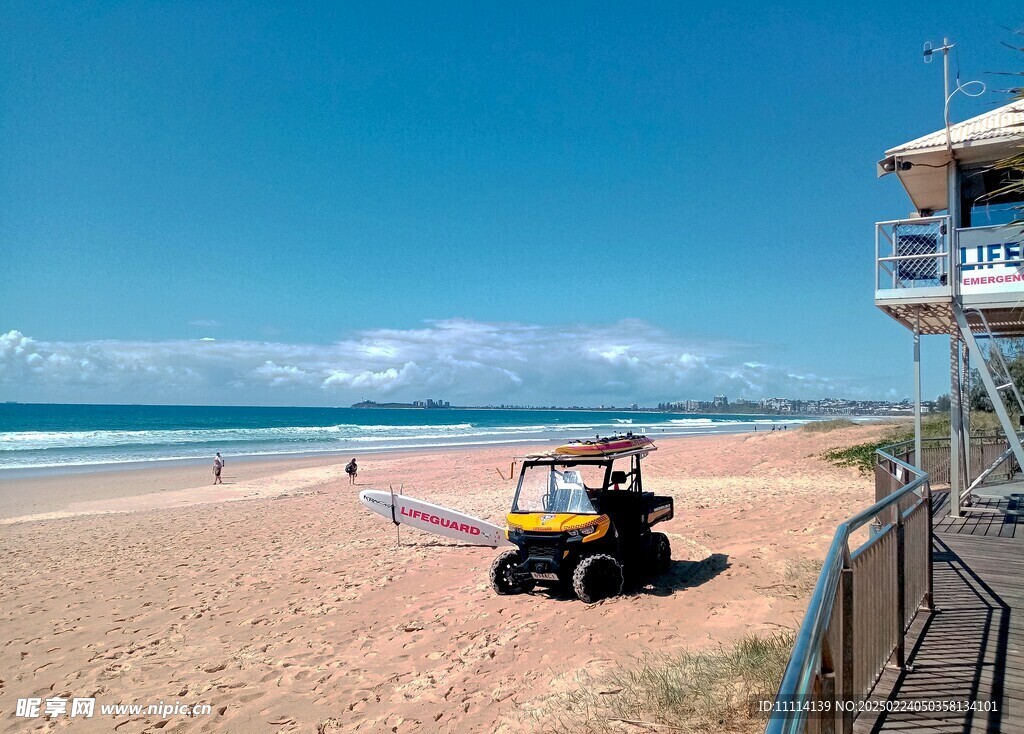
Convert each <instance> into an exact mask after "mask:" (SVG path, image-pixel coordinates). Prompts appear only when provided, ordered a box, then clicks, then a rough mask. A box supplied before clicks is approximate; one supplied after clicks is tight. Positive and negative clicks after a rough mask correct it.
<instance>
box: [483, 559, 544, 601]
mask: <svg viewBox="0 0 1024 734" xmlns="http://www.w3.org/2000/svg"><path fill="white" fill-rule="evenodd" d="M518 566H519V551H518V550H515V549H513V550H507V551H505V552H504V553H502V554H501V555H500V556H498V557H497V558H495V559H494V562H493V563H491V588H492V589H494V591H495V592H496V593H498V594H503V595H504V594H524V593H526V592H527V591H530V590H532V589H533V587H534V586H536V585H537V584H536V582H535V581H534V580H533V579H532V578H530V577H529V576H525V575H523V574H521V573H518V572H517V567H518Z"/></svg>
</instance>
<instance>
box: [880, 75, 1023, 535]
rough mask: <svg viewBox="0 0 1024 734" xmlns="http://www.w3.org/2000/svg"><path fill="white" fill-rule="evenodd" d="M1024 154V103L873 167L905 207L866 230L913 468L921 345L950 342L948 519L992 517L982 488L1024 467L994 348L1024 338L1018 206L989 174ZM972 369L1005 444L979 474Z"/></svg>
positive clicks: (1001, 177) (1013, 392) (920, 142)
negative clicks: (910, 396) (928, 339)
mask: <svg viewBox="0 0 1024 734" xmlns="http://www.w3.org/2000/svg"><path fill="white" fill-rule="evenodd" d="M947 98H948V95H947ZM1022 146H1024V102H1014V103H1011V104H1008V105H1005V106H1003V107H1000V108H998V109H994V110H992V111H991V112H987V113H985V114H983V115H979V116H978V117H975V118H972V119H970V120H966V121H965V122H961V123H957V124H954V125H947V126H946V127H945V128H943V129H941V130H939V131H937V132H934V133H931V134H930V135H925V136H924V137H921V138H917V139H916V140H911V141H910V142H908V143H904V144H903V145H899V146H897V147H895V148H892V149H890V150H888V151H886V153H885V157H884V158H883V159H882V160H881V161H879V163H878V172H879V176H885V175H895V176H896V177H898V178H899V180H900V183H901V184H902V185H903V188H904V189H905V190H906V192H907V194H908V195H909V196H910V200H911V202H912V204H913V207H914V212H913V213H912V214H911V215H910V216H909V217H908V218H907V219H900V220H893V221H886V222H878V223H877V224H876V225H875V259H876V268H875V305H876V306H878V308H880V309H882V310H883V311H884V312H885V313H887V314H888V315H889V316H891V317H892V318H894V319H896V321H898V322H899V323H900V324H902V325H903V326H905V327H906V328H907V329H909V330H910V331H911V332H912V333H913V334H914V372H915V393H916V400H915V404H916V405H915V407H916V410H915V423H916V426H915V428H916V431H915V446H914V451H915V460H914V462H913V463H914V464H915V465H916V466H922V465H923V463H924V462H923V461H922V459H923V457H922V439H921V424H920V415H921V395H920V385H921V381H920V365H921V356H920V355H921V352H920V338H921V336H922V335H948V336H949V340H950V357H949V359H950V392H949V394H950V402H951V408H950V415H951V418H952V420H951V430H950V447H949V449H950V450H949V458H950V464H949V480H950V513H951V514H952V515H953V516H954V517H960V516H961V515H963V514H966V513H982V512H987V513H991V512H999V511H1000V510H998V509H994V508H993V505H994V504H995V503H989V502H986V501H984V497H985V494H984V492H985V491H991V490H984V489H983V488H984V487H985V483H986V480H988V479H989V477H990V475H992V473H993V472H994V470H995V469H996V468H997V467H1000V466H1004V467H1005V466H1006V465H1007V464H1006V462H1008V461H1009V462H1010V464H1009V465H1010V466H1012V460H1013V459H1014V458H1015V459H1016V463H1017V465H1018V466H1021V467H1024V447H1022V445H1021V440H1020V436H1019V434H1018V431H1019V430H1020V427H1019V426H1017V425H1014V424H1013V423H1012V422H1011V418H1010V412H1009V411H1008V410H1007V405H1008V404H1015V405H1016V411H1017V412H1018V413H1020V414H1022V415H1024V400H1022V397H1021V392H1020V389H1019V387H1018V386H1017V385H1016V384H1014V381H1013V379H1012V378H1011V376H1010V374H1009V371H1008V370H1007V365H1006V360H1005V358H1004V356H1003V354H1002V352H1001V351H1000V348H999V344H998V341H997V340H998V339H999V338H1001V337H1021V336H1024V225H1021V224H1016V225H1015V224H1012V222H1013V221H1014V219H1015V218H1016V217H1017V216H1019V212H1018V211H1017V210H1016V207H1019V206H1020V205H1021V204H1022V203H1024V202H1022V198H1021V197H1020V195H1019V194H1013V195H1011V194H1007V193H1005V192H1003V191H1002V190H1003V189H1004V187H1005V186H1006V183H1007V178H1006V173H1005V172H1004V171H1000V170H998V169H996V168H994V167H993V166H994V164H995V163H997V162H998V161H1001V160H1004V159H1006V158H1008V157H1010V156H1012V155H1015V154H1020V153H1022V152H1024V150H1022ZM972 360H973V363H974V365H975V366H976V367H977V369H978V373H979V375H980V376H981V381H982V383H983V384H984V388H985V391H986V393H987V394H988V397H989V399H990V400H991V402H992V406H993V407H994V409H995V412H996V414H997V415H998V417H999V421H1000V423H1001V425H1002V428H1003V432H1004V434H1005V436H1006V440H1007V444H1004V445H1003V447H1002V449H1001V450H1000V452H999V455H998V456H996V457H995V461H994V462H992V458H991V457H987V460H986V463H990V462H992V463H991V465H990V466H986V467H980V466H974V467H972V466H971V465H970V463H971V457H972V453H971V450H970V447H971V436H970V429H969V420H968V419H969V413H968V411H969V405H970V400H969V398H970V385H969V380H970V374H971V372H970V366H971V362H972ZM974 461H975V463H976V464H977V463H980V460H979V452H977V451H976V452H974ZM994 498H995V497H993V499H994Z"/></svg>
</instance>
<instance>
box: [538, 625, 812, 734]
mask: <svg viewBox="0 0 1024 734" xmlns="http://www.w3.org/2000/svg"><path fill="white" fill-rule="evenodd" d="M793 641H794V633H793V632H791V631H788V630H784V631H780V632H777V633H775V634H771V635H767V636H757V635H746V636H744V637H742V638H740V639H739V640H737V641H736V642H735V643H733V644H731V645H722V646H720V647H717V648H713V649H711V650H705V651H702V652H683V653H679V654H676V655H671V656H657V657H648V658H646V659H644V660H643V661H642V662H641V663H639V664H638V665H637V666H636V667H635V668H632V669H626V670H622V671H620V672H618V673H614V674H610V675H609V676H608V677H606V678H601V679H599V680H592V681H585V682H584V683H583V684H581V685H580V686H579V687H578V688H576V689H574V690H572V691H570V692H568V693H564V694H560V695H558V696H556V697H555V698H553V699H551V700H550V701H548V704H547V705H546V706H545V707H544V708H543V709H542V710H541V711H538V712H537V713H536V718H537V720H538V723H540V727H539V730H540V731H545V732H552V733H558V734H575V733H576V732H617V731H622V730H623V727H624V726H626V727H636V726H644V725H647V726H649V727H651V728H652V729H660V728H665V729H667V730H674V731H684V732H694V734H697V733H702V732H720V731H740V732H741V731H755V730H759V729H761V728H763V727H764V723H765V720H766V716H767V715H766V714H762V713H759V712H758V709H757V702H758V701H759V700H771V699H774V697H775V694H776V692H777V691H778V685H779V681H780V680H781V679H782V674H783V672H784V671H785V668H786V664H787V663H788V661H789V656H790V653H791V651H792V649H793Z"/></svg>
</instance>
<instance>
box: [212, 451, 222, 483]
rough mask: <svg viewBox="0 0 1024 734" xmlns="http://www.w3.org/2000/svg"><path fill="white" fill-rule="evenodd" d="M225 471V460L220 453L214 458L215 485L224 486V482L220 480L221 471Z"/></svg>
mask: <svg viewBox="0 0 1024 734" xmlns="http://www.w3.org/2000/svg"><path fill="white" fill-rule="evenodd" d="M222 469H224V458H223V457H222V456H221V455H220V451H218V452H217V455H216V456H214V457H213V483H214V484H224V480H223V479H221V478H220V473H221V470H222Z"/></svg>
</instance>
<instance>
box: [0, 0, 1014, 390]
mask: <svg viewBox="0 0 1024 734" xmlns="http://www.w3.org/2000/svg"><path fill="white" fill-rule="evenodd" d="M286 5H287V4H279V3H265V4H242V3H232V4H217V5H215V4H186V3H123V4H122V3H77V4H67V3H22V2H13V3H5V4H3V6H2V7H0V139H2V140H3V141H4V143H3V149H4V150H3V154H2V155H0V199H2V201H3V202H4V204H3V207H2V211H0V255H2V267H0V334H6V335H5V336H3V337H2V338H0V398H2V399H14V400H37V401H49V400H53V401H75V402H93V401H95V402H150V401H154V402H189V403H196V402H203V403H206V402H209V403H234V404H237V403H259V404H328V405H330V404H346V403H348V402H352V401H353V400H358V399H361V398H364V397H365V398H373V399H394V400H411V399H418V398H422V397H426V396H428V395H435V396H439V397H447V398H449V399H451V400H453V401H460V402H522V403H525V402H543V403H551V402H558V403H570V402H580V401H584V402H588V403H595V404H596V403H602V402H604V403H609V402H610V403H622V402H631V401H633V400H636V401H638V402H648V403H651V402H659V401H661V400H672V399H681V398H687V397H696V398H705V397H709V396H710V395H711V394H713V393H714V392H717V391H720V390H726V391H729V395H730V397H740V396H746V397H761V396H766V395H769V394H781V395H790V396H803V397H819V396H823V395H846V396H851V397H877V398H887V397H888V398H892V397H895V398H902V397H906V396H909V394H910V389H911V385H912V381H911V378H912V376H911V371H910V367H911V362H910V355H911V340H910V335H909V334H908V333H907V332H906V331H904V330H902V329H901V328H900V327H898V326H897V325H896V324H895V323H894V322H891V321H890V320H889V319H888V318H887V317H886V316H884V315H883V314H882V313H881V312H879V311H877V310H876V309H875V308H874V306H873V304H872V287H873V273H872V264H873V263H872V255H873V222H874V221H875V220H878V219H890V218H895V217H899V216H903V215H905V214H906V213H907V212H908V211H909V210H910V208H911V207H910V203H909V201H908V200H907V199H906V197H905V196H904V194H903V192H902V191H901V189H900V188H899V186H898V184H897V182H896V181H894V180H888V179H883V180H876V178H875V172H874V164H875V161H876V160H877V159H878V158H879V157H880V156H881V153H882V152H883V151H884V149H886V148H888V147H891V146H892V145H895V144H897V143H900V142H903V141H905V140H908V139H911V138H913V137H917V136H919V135H921V134H924V133H927V132H931V131H932V130H934V129H937V128H939V127H940V125H941V104H942V99H941V89H942V78H941V65H940V64H931V65H925V64H923V63H922V62H921V56H920V48H921V45H922V43H923V42H924V41H926V40H932V41H938V40H941V38H942V36H943V35H944V34H948V35H950V36H951V37H952V38H953V40H954V41H955V42H956V43H957V44H958V47H959V52H960V54H959V61H960V68H961V70H962V73H963V76H964V78H965V79H974V78H980V79H983V80H985V81H987V82H989V84H990V87H998V86H1000V84H1001V83H1004V82H1003V80H1000V79H999V78H998V77H993V76H991V75H989V74H988V73H987V72H992V71H1002V70H1007V69H1019V68H1020V66H1021V57H1020V55H1019V54H1015V53H1014V52H1012V51H1010V50H1008V49H1006V48H1005V47H1003V46H1002V45H1001V42H1002V41H1006V40H1011V39H1012V36H1011V34H1010V32H1008V31H1007V30H1005V28H1004V27H1006V26H1009V27H1014V28H1015V27H1019V26H1020V24H1021V22H1022V18H1021V17H1020V7H1019V5H1018V4H1017V3H1011V2H998V1H997V2H989V3H984V4H980V5H968V4H964V3H959V2H942V3H938V2H904V3H891V2H886V3H882V2H865V3H861V4H849V3H842V4H838V3H835V4H833V3H804V2H799V3H797V2H794V3H788V4H775V5H764V4H760V3H728V2H726V3H720V4H716V5H715V6H714V7H707V6H706V5H704V4H684V3H643V4H620V5H613V4H594V3H590V4H583V3H579V4H570V3H560V4H551V3H527V4H523V3H517V4H503V5H500V6H498V5H496V4H479V3H472V4H470V3H462V4H459V3H445V4H437V5H436V6H435V7H428V6H427V5H426V4H390V3H389V4H385V3H381V4H374V7H368V6H365V5H366V4H362V5H363V6H360V5H357V4H354V3H353V4H349V5H348V6H342V5H341V4H336V3H324V4H302V5H300V6H298V7H286ZM552 6H554V7H552ZM1001 99H1002V98H1001V97H1000V96H999V95H998V94H988V95H986V96H985V97H983V98H981V99H979V100H966V99H961V100H958V101H957V102H956V104H955V107H954V118H955V119H963V118H965V117H968V116H971V115H973V114H977V113H979V112H981V111H984V110H986V109H990V108H991V107H993V106H996V105H998V104H999V103H1000V101H1001ZM204 337H205V338H207V340H206V341H201V340H202V339H203V338H204ZM209 339H214V340H215V341H209ZM929 342H931V343H929ZM947 348H948V346H947V343H946V342H945V341H944V340H942V339H941V338H935V339H931V340H926V350H925V359H926V364H925V366H926V373H925V378H926V379H925V393H926V395H927V396H934V395H937V394H938V393H940V392H944V391H945V390H946V387H945V385H944V380H945V370H946V357H945V350H946V349H947Z"/></svg>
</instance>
